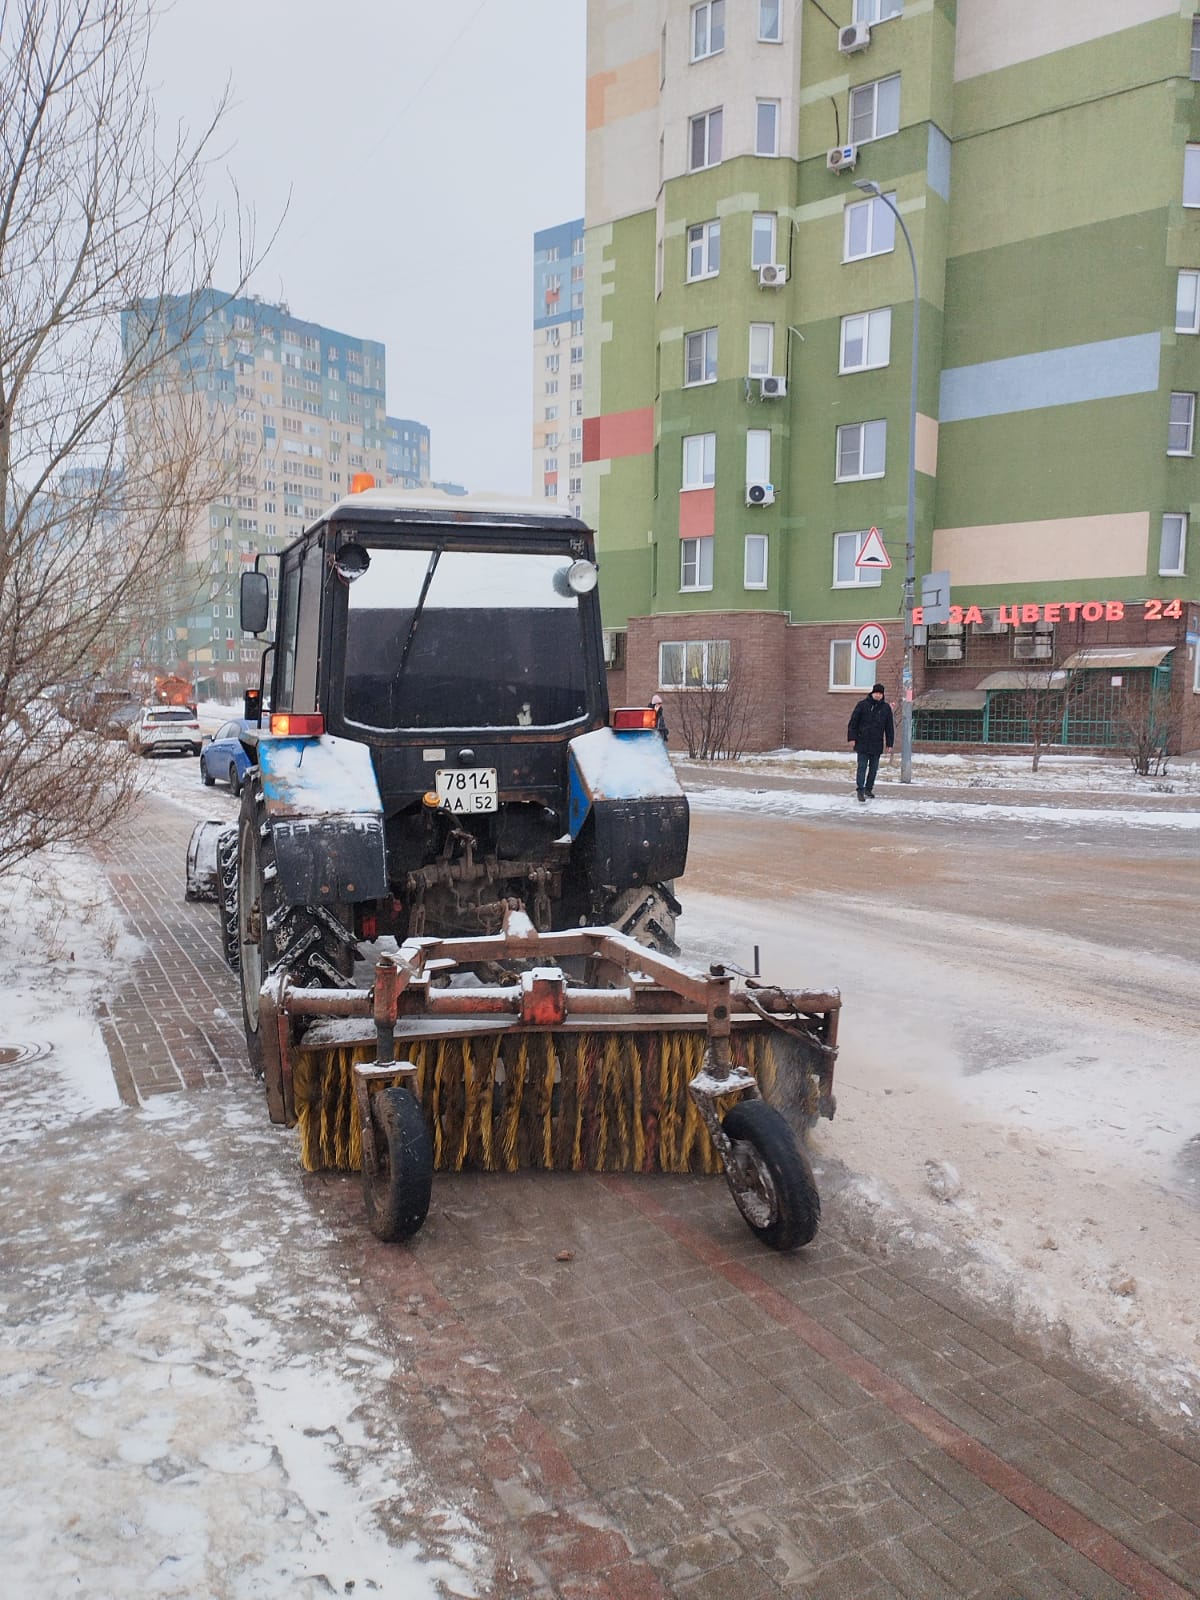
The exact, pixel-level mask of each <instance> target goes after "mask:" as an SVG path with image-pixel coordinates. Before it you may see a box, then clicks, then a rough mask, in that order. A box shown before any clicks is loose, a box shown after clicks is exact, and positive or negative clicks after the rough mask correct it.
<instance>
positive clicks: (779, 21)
mask: <svg viewBox="0 0 1200 1600" xmlns="http://www.w3.org/2000/svg"><path fill="white" fill-rule="evenodd" d="M768 7H771V8H772V9H773V10H774V13H775V32H774V33H764V32H763V18H764V17H765V16H766V15H767V8H768ZM758 42H759V43H760V44H782V43H783V0H758Z"/></svg>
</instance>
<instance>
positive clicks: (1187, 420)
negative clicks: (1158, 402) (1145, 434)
mask: <svg viewBox="0 0 1200 1600" xmlns="http://www.w3.org/2000/svg"><path fill="white" fill-rule="evenodd" d="M1177 400H1181V401H1183V402H1184V403H1183V404H1182V405H1180V406H1176V404H1175V402H1176V401H1177ZM1177 411H1182V412H1184V413H1186V415H1185V416H1184V417H1183V418H1180V417H1178V416H1177V415H1176V412H1177ZM1180 428H1186V429H1187V443H1186V444H1185V445H1182V446H1180V445H1178V444H1176V445H1173V444H1172V443H1171V439H1172V436H1177V435H1178V430H1179V429H1180ZM1195 442H1196V396H1195V395H1194V394H1190V393H1188V392H1187V391H1186V390H1179V389H1175V390H1172V392H1171V408H1170V412H1169V414H1168V422H1167V454H1168V455H1169V456H1190V455H1191V454H1192V447H1193V445H1194V444H1195Z"/></svg>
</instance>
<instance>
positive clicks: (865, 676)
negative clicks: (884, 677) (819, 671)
mask: <svg viewBox="0 0 1200 1600" xmlns="http://www.w3.org/2000/svg"><path fill="white" fill-rule="evenodd" d="M839 665H840V666H841V667H842V669H843V671H842V676H841V678H840V679H839V677H838V668H839ZM847 668H848V669H849V670H848V671H846V670H845V669H847ZM878 670H879V663H878V662H877V661H868V660H867V658H866V656H860V655H859V653H858V645H857V641H856V640H854V639H831V640H830V641H829V689H830V692H831V693H832V694H861V693H862V691H863V690H864V689H869V688H870V687H871V685H872V684H873V683H874V682H875V679H876V676H877V674H878Z"/></svg>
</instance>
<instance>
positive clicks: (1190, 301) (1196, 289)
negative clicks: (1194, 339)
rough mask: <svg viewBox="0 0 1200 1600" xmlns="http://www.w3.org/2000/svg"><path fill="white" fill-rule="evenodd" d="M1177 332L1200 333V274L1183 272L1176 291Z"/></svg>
mask: <svg viewBox="0 0 1200 1600" xmlns="http://www.w3.org/2000/svg"><path fill="white" fill-rule="evenodd" d="M1175 332H1176V333H1200V272H1181V273H1180V274H1179V281H1178V284H1177V286H1176V289H1175Z"/></svg>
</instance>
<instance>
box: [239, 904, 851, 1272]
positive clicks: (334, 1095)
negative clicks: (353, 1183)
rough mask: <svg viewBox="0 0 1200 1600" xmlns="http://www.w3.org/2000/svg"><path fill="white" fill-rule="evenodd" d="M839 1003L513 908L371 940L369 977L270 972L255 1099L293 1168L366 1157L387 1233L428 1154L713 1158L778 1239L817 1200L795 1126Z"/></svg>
mask: <svg viewBox="0 0 1200 1600" xmlns="http://www.w3.org/2000/svg"><path fill="white" fill-rule="evenodd" d="M568 968H569V969H570V970H571V971H572V973H573V974H576V975H577V976H574V977H571V978H568V976H567V969H568ZM840 1004H841V1000H840V996H839V995H838V994H837V992H836V991H827V992H820V993H817V992H805V991H794V990H784V989H777V988H771V987H769V986H767V985H765V984H763V983H761V982H759V981H758V980H756V979H749V978H739V979H738V980H736V981H735V976H734V974H733V973H732V972H730V971H729V970H727V969H726V968H723V967H720V966H714V967H711V968H710V969H709V971H708V972H707V973H701V972H698V971H695V970H693V969H691V968H688V967H686V966H684V965H682V964H681V963H679V962H677V961H674V960H672V959H670V958H669V957H666V956H663V955H660V954H658V953H656V952H652V951H650V950H648V949H646V948H645V947H644V946H643V945H641V944H639V943H637V942H636V941H635V940H633V939H631V938H629V937H627V936H625V935H623V934H620V933H617V932H615V931H614V930H613V929H611V928H580V929H576V930H570V931H567V932H560V933H539V932H538V930H537V929H536V928H535V927H534V926H533V924H532V922H531V921H530V920H529V918H528V917H527V916H526V914H525V913H524V912H523V911H522V910H519V909H517V908H515V907H514V908H512V909H510V910H509V912H508V914H507V916H506V917H505V921H504V927H503V930H502V932H500V933H499V934H492V935H485V936H481V937H478V938H460V939H435V938H412V939H409V940H407V941H406V942H405V943H404V944H403V945H402V946H400V947H399V949H398V951H397V952H396V953H395V954H392V953H384V954H381V955H380V956H379V957H378V959H377V961H376V965H375V974H374V984H373V986H372V987H371V988H370V989H359V988H349V987H338V988H317V987H311V986H307V987H306V986H300V985H297V984H296V983H294V982H293V981H292V980H291V979H290V978H289V976H288V974H287V972H286V970H284V969H279V970H277V971H276V972H274V973H272V974H271V975H270V976H269V977H268V978H267V980H266V982H265V983H264V984H263V986H262V991H261V997H260V1024H261V1027H260V1036H261V1038H262V1040H263V1045H264V1077H265V1087H266V1093H267V1104H268V1108H269V1111H270V1115H271V1118H272V1120H273V1121H275V1122H280V1123H285V1124H287V1125H289V1126H293V1125H294V1126H297V1127H298V1129H299V1133H300V1151H301V1159H302V1161H303V1164H304V1166H305V1167H307V1168H309V1169H310V1170H318V1169H330V1168H332V1169H343V1170H355V1169H359V1168H361V1171H362V1175H363V1192H364V1198H365V1201H366V1207H367V1214H368V1219H369V1221H370V1224H371V1227H372V1229H373V1230H374V1232H375V1233H376V1234H378V1235H379V1237H380V1238H383V1239H387V1240H398V1239H405V1238H408V1237H410V1236H411V1235H412V1234H414V1233H415V1232H416V1231H417V1229H418V1228H420V1226H421V1224H422V1223H423V1222H424V1220H425V1216H426V1213H427V1211H428V1208H429V1201H430V1194H431V1188H432V1178H433V1173H434V1171H435V1170H438V1171H450V1172H457V1171H461V1170H464V1169H470V1170H477V1171H484V1172H512V1171H515V1170H517V1169H518V1168H522V1167H525V1168H542V1169H549V1170H555V1171H571V1172H578V1171H598V1172H639V1173H650V1172H666V1173H715V1172H720V1171H722V1170H723V1171H724V1174H725V1178H726V1181H727V1182H728V1184H729V1187H730V1189H731V1191H732V1193H733V1197H734V1200H735V1202H736V1203H737V1206H738V1209H739V1210H740V1211H741V1213H742V1216H743V1217H744V1218H745V1220H746V1222H747V1223H748V1225H749V1226H750V1228H751V1230H752V1231H753V1232H754V1233H755V1234H756V1235H757V1236H758V1237H759V1238H760V1239H761V1240H762V1241H763V1242H764V1243H765V1244H768V1245H770V1246H772V1247H773V1248H775V1249H777V1250H790V1249H793V1248H795V1247H796V1246H798V1245H803V1244H807V1243H808V1242H809V1240H811V1239H812V1237H813V1236H814V1234H815V1233H816V1230H817V1223H818V1219H819V1217H820V1200H819V1197H818V1194H817V1189H816V1184H815V1182H814V1180H813V1175H812V1169H811V1167H810V1166H809V1163H808V1159H807V1157H806V1155H805V1153H804V1149H803V1136H804V1134H805V1132H806V1131H807V1129H808V1128H809V1127H810V1126H811V1125H812V1124H813V1123H814V1122H815V1121H816V1119H817V1117H818V1116H826V1117H832V1115H833V1113H834V1107H835V1102H834V1096H833V1067H834V1059H835V1057H836V1054H837V1043H836V1039H837V1016H838V1010H839V1007H840Z"/></svg>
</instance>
